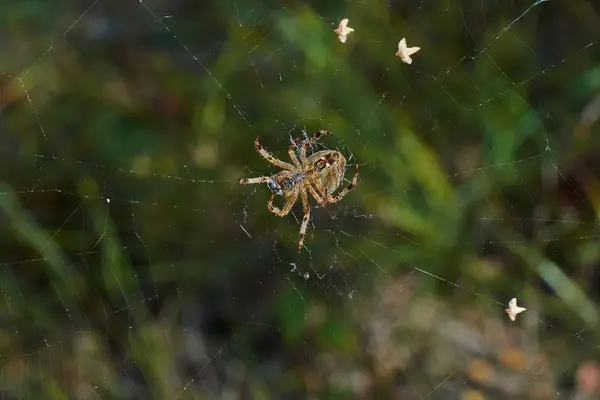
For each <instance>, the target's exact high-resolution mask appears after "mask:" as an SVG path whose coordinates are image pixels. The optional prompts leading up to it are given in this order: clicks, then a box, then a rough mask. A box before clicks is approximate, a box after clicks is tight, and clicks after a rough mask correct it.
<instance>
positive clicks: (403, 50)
mask: <svg viewBox="0 0 600 400" xmlns="http://www.w3.org/2000/svg"><path fill="white" fill-rule="evenodd" d="M419 50H421V48H420V47H407V45H406V38H402V39H400V41H399V42H398V51H397V52H396V57H400V59H401V60H402V62H403V63H405V64H412V58H411V57H410V56H411V55H413V54H415V53H416V52H417V51H419Z"/></svg>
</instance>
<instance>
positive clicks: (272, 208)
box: [267, 187, 299, 217]
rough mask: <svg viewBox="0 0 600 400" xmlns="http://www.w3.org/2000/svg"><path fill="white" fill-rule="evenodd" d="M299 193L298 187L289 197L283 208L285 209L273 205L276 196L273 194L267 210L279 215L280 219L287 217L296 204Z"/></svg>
mask: <svg viewBox="0 0 600 400" xmlns="http://www.w3.org/2000/svg"><path fill="white" fill-rule="evenodd" d="M298 192H299V190H298V187H296V188H295V189H294V191H293V192H292V193H291V194H290V195H289V197H288V199H287V201H286V202H285V205H284V206H283V209H279V208H278V207H276V206H274V205H273V199H274V198H275V195H274V194H272V195H271V198H270V199H269V202H268V203H267V208H268V209H269V211H271V212H272V213H273V214H275V215H279V216H280V217H283V216H284V215H287V213H289V212H290V210H291V209H292V206H293V205H294V203H295V202H296V199H297V198H298Z"/></svg>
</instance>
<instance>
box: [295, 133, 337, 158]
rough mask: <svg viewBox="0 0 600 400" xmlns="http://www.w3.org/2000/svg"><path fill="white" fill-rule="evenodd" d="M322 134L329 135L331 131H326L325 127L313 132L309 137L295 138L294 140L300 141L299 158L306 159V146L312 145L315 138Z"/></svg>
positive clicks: (317, 138)
mask: <svg viewBox="0 0 600 400" xmlns="http://www.w3.org/2000/svg"><path fill="white" fill-rule="evenodd" d="M323 135H331V132H329V131H326V130H325V129H321V130H318V131H317V132H315V133H313V135H312V137H311V138H310V139H306V138H296V139H295V142H296V143H300V142H302V143H300V160H302V159H306V148H307V147H308V146H312V145H313V143H314V142H316V141H317V140H319V139H320V138H321V136H323Z"/></svg>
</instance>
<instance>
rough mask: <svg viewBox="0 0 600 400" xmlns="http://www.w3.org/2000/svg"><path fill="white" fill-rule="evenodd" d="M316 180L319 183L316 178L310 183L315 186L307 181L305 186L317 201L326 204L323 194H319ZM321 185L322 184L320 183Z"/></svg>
mask: <svg viewBox="0 0 600 400" xmlns="http://www.w3.org/2000/svg"><path fill="white" fill-rule="evenodd" d="M317 182H318V183H319V184H320V183H321V182H319V181H318V180H313V181H312V183H313V184H315V186H317V187H316V188H315V186H313V185H312V184H311V183H309V182H307V183H306V188H307V189H308V192H309V193H310V194H311V195H312V197H314V198H315V200H316V201H317V203H319V204H320V205H325V204H327V201H325V198H324V197H323V196H321V194H319V192H320V189H319V188H318V184H317ZM321 186H323V185H321ZM325 193H327V192H325Z"/></svg>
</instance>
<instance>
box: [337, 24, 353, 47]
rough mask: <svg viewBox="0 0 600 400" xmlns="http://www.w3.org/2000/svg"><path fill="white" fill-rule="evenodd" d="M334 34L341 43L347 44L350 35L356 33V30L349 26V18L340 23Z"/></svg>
mask: <svg viewBox="0 0 600 400" xmlns="http://www.w3.org/2000/svg"><path fill="white" fill-rule="evenodd" d="M334 32H335V33H337V34H338V39H340V42H342V43H346V39H348V35H350V34H351V33H352V32H354V29H352V28H350V27H349V26H348V18H344V19H342V20H341V21H340V25H339V26H338V27H337V29H335V30H334Z"/></svg>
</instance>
